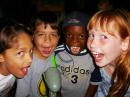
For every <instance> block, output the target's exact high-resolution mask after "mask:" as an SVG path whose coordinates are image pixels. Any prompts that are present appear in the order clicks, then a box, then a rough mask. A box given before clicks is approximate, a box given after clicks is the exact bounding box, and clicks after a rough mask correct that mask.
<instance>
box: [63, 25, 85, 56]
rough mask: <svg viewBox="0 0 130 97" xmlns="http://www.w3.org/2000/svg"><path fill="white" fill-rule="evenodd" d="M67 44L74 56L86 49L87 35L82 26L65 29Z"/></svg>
mask: <svg viewBox="0 0 130 97" xmlns="http://www.w3.org/2000/svg"><path fill="white" fill-rule="evenodd" d="M65 40H66V44H67V45H68V47H69V48H70V50H71V52H72V53H73V54H74V55H77V54H79V53H80V52H81V51H82V50H83V49H85V48H86V41H87V33H86V30H85V28H83V27H81V26H68V27H66V28H65Z"/></svg>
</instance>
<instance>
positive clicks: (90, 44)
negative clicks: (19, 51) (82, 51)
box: [88, 38, 98, 48]
mask: <svg viewBox="0 0 130 97" xmlns="http://www.w3.org/2000/svg"><path fill="white" fill-rule="evenodd" d="M88 42H89V46H90V47H91V48H94V47H96V46H97V42H98V40H96V39H95V38H93V39H92V40H88Z"/></svg>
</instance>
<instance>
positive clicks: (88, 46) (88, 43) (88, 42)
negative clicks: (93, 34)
mask: <svg viewBox="0 0 130 97" xmlns="http://www.w3.org/2000/svg"><path fill="white" fill-rule="evenodd" d="M90 45H91V43H90V41H87V43H86V46H87V48H88V49H89V50H90Z"/></svg>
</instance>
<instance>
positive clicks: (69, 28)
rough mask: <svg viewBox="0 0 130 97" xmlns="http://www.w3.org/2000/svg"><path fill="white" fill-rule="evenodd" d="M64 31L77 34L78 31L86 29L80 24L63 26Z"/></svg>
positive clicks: (81, 31) (84, 31) (82, 31)
mask: <svg viewBox="0 0 130 97" xmlns="http://www.w3.org/2000/svg"><path fill="white" fill-rule="evenodd" d="M65 32H67V33H73V34H78V33H86V30H85V28H84V27H82V26H67V27H65Z"/></svg>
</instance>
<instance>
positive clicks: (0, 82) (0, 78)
mask: <svg viewBox="0 0 130 97" xmlns="http://www.w3.org/2000/svg"><path fill="white" fill-rule="evenodd" d="M14 82H15V77H14V76H13V75H12V74H10V75H8V76H4V75H2V74H0V97H4V96H5V95H6V94H7V93H8V92H9V90H10V89H11V88H12V86H13V84H14Z"/></svg>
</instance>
